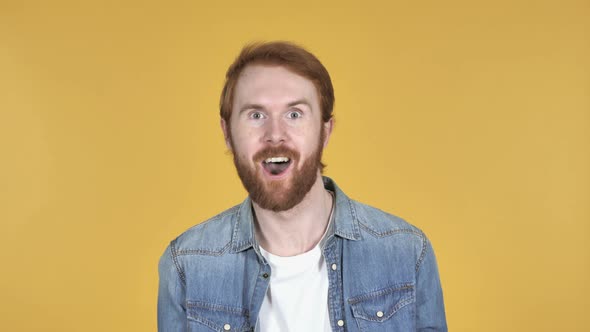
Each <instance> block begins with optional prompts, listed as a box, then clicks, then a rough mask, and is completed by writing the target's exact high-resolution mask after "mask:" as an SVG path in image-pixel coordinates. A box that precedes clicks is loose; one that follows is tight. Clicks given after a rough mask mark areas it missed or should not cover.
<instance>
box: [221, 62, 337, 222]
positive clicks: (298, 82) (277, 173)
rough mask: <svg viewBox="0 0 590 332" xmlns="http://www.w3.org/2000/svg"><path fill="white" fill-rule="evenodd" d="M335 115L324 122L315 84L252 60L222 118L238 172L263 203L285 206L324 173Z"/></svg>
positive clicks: (272, 207) (298, 199) (264, 205)
mask: <svg viewBox="0 0 590 332" xmlns="http://www.w3.org/2000/svg"><path fill="white" fill-rule="evenodd" d="M331 126H332V121H329V122H326V123H323V122H322V120H321V110H320V106H319V97H318V94H317V90H316V88H315V86H314V84H313V82H311V81H310V80H308V79H307V78H305V77H303V76H300V75H298V74H295V73H293V72H291V71H289V70H287V69H285V68H284V67H280V66H266V65H250V66H247V67H246V68H245V69H244V70H243V71H242V73H241V74H240V77H239V79H238V81H237V84H236V87H235V90H234V100H233V104H232V114H231V117H230V121H229V123H225V122H224V121H223V120H222V128H223V131H224V135H225V139H226V143H227V145H228V148H230V150H231V151H232V152H233V155H234V163H235V165H236V169H237V171H238V175H239V176H240V179H241V180H242V183H243V184H244V187H245V188H246V190H247V191H248V193H249V194H250V197H251V198H252V200H253V201H254V202H256V203H257V204H258V205H259V206H260V207H262V208H264V209H268V210H272V211H286V210H289V209H291V208H292V207H294V206H295V205H297V204H299V203H300V202H301V201H302V200H303V198H304V197H305V195H306V194H307V193H308V192H309V190H310V189H311V187H312V186H313V184H314V183H315V182H316V180H317V178H318V176H320V171H319V167H320V163H321V157H322V151H323V148H324V147H325V145H326V144H327V141H328V137H329V135H330V133H331Z"/></svg>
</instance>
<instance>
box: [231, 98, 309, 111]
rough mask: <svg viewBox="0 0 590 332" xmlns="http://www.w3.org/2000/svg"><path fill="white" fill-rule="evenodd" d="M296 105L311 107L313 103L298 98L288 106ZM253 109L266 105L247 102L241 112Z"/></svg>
mask: <svg viewBox="0 0 590 332" xmlns="http://www.w3.org/2000/svg"><path fill="white" fill-rule="evenodd" d="M296 105H305V106H307V107H309V109H311V108H312V107H311V103H310V102H308V101H307V99H304V98H302V99H297V100H295V101H292V102H290V103H288V104H287V107H293V106H296ZM251 109H255V110H261V109H264V106H262V105H260V104H245V105H244V106H242V107H240V110H239V113H242V112H244V111H247V110H251Z"/></svg>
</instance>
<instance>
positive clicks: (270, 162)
mask: <svg viewBox="0 0 590 332" xmlns="http://www.w3.org/2000/svg"><path fill="white" fill-rule="evenodd" d="M289 165H291V159H289V158H287V157H271V158H266V159H265V160H263V161H262V167H263V168H264V170H266V171H267V172H268V173H270V174H271V175H281V174H283V173H284V172H285V171H286V170H287V168H289Z"/></svg>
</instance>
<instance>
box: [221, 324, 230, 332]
mask: <svg viewBox="0 0 590 332" xmlns="http://www.w3.org/2000/svg"><path fill="white" fill-rule="evenodd" d="M223 329H224V330H226V331H229V330H230V329H231V325H229V324H225V325H223Z"/></svg>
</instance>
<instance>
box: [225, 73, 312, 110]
mask: <svg viewBox="0 0 590 332" xmlns="http://www.w3.org/2000/svg"><path fill="white" fill-rule="evenodd" d="M299 99H306V100H308V101H309V102H311V103H312V104H313V107H319V103H318V94H317V90H316V88H315V85H314V84H313V82H312V81H311V80H309V79H308V78H306V77H303V76H301V75H299V74H296V73H294V72H292V71H290V70H289V69H287V68H285V67H282V66H276V65H275V66H273V65H258V64H256V65H248V66H247V67H246V68H244V70H243V71H242V73H241V74H240V76H239V78H238V81H237V83H236V88H235V92H234V102H233V104H234V106H239V105H242V104H245V103H256V104H262V105H265V104H288V103H290V102H292V101H294V100H299Z"/></svg>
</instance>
